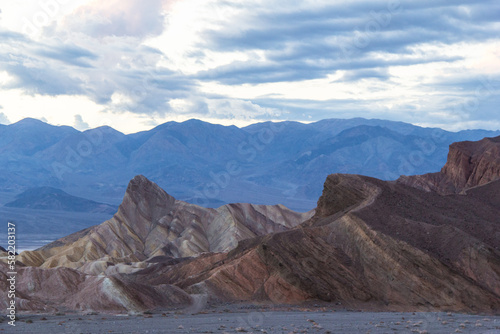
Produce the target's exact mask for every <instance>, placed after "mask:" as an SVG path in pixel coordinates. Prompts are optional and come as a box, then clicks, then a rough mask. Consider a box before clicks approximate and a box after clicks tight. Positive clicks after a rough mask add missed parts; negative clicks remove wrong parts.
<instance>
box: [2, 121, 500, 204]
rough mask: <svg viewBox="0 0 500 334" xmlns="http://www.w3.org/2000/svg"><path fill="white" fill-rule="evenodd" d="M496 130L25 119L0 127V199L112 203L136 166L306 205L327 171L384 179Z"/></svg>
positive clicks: (196, 193)
mask: <svg viewBox="0 0 500 334" xmlns="http://www.w3.org/2000/svg"><path fill="white" fill-rule="evenodd" d="M496 135H500V132H499V131H496V132H494V131H485V130H467V131H461V132H448V131H444V130H442V129H435V128H422V127H418V126H414V125H411V124H407V123H402V122H392V121H385V120H376V119H370V120H368V119H363V118H353V119H347V120H346V119H328V120H322V121H319V122H315V123H311V124H303V123H298V122H280V123H271V122H264V123H258V124H253V125H250V126H247V127H244V128H237V127H235V126H222V125H214V124H209V123H205V122H202V121H199V120H189V121H186V122H182V123H177V122H168V123H165V124H161V125H159V126H157V127H155V128H154V129H151V130H149V131H143V132H138V133H134V134H130V135H125V134H123V133H120V132H118V131H116V130H114V129H112V128H110V127H100V128H96V129H92V130H87V131H84V132H80V131H77V130H75V129H73V128H71V127H56V126H51V125H48V124H46V123H43V122H40V121H37V120H33V119H25V120H23V121H20V122H18V123H15V124H11V125H8V126H3V127H0V204H2V203H7V202H9V201H12V200H14V197H15V196H16V195H18V194H20V193H21V192H23V191H25V190H27V189H29V188H34V187H44V186H50V187H55V188H58V189H62V190H63V191H66V192H68V193H71V194H74V195H77V196H80V197H84V198H89V199H93V200H95V201H98V202H105V203H112V204H118V203H120V201H121V198H122V196H123V194H124V192H125V188H126V186H127V184H128V182H129V180H130V179H132V178H133V177H134V176H135V175H137V174H143V175H145V176H146V177H148V178H149V179H151V180H152V181H154V182H156V183H157V184H159V185H160V186H161V187H162V188H164V189H166V190H167V191H168V192H169V193H171V194H172V195H173V196H175V197H176V198H178V199H181V200H186V201H191V202H193V203H196V204H200V205H204V206H212V207H213V206H219V205H222V204H224V203H232V202H252V203H256V204H277V203H282V204H285V205H287V206H289V207H290V208H292V209H295V210H301V211H307V210H309V209H311V208H313V207H314V206H315V205H316V201H317V199H318V196H319V195H320V193H321V190H322V184H323V182H324V180H325V178H326V176H327V175H328V174H331V173H336V172H341V173H357V174H363V175H368V176H373V177H377V178H381V179H386V180H388V179H396V178H398V177H399V176H400V175H401V174H405V175H410V174H424V173H429V172H436V171H438V170H439V169H440V168H441V166H442V165H443V164H444V163H445V161H446V156H447V152H448V145H449V144H451V143H452V142H455V141H461V140H478V139H481V138H483V137H485V136H490V137H491V136H496Z"/></svg>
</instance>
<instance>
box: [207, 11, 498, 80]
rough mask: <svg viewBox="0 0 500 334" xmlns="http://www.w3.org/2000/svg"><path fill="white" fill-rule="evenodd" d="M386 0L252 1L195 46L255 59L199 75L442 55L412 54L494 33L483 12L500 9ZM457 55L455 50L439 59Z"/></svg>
mask: <svg viewBox="0 0 500 334" xmlns="http://www.w3.org/2000/svg"><path fill="white" fill-rule="evenodd" d="M390 3H396V4H398V2H397V1H393V2H373V1H357V2H354V3H349V4H347V3H346V2H345V1H339V2H335V3H326V4H325V5H323V6H320V7H315V6H312V5H311V6H310V7H311V8H309V7H306V8H303V7H301V6H298V7H297V8H296V9H295V8H293V7H292V8H290V7H287V10H281V9H280V8H279V7H278V6H280V5H282V2H280V1H271V2H269V4H268V5H266V6H261V7H259V6H256V7H255V8H254V9H253V11H252V12H250V14H249V15H247V16H245V15H243V14H242V15H239V16H237V17H236V18H235V21H236V19H237V24H236V22H235V24H234V25H231V24H228V25H227V26H226V27H224V28H222V29H212V30H208V31H206V32H205V33H204V37H205V38H204V40H203V42H201V45H200V48H204V49H210V50H214V51H224V52H233V51H240V52H241V51H242V50H246V51H247V52H255V51H256V50H259V51H262V56H261V59H259V60H255V59H249V60H247V61H243V62H242V61H235V62H233V63H231V64H228V65H224V67H219V68H215V69H211V70H209V71H205V72H202V73H201V78H202V79H210V80H218V81H220V82H224V83H228V84H235V83H251V84H255V83H257V82H262V83H265V82H278V81H289V80H294V79H295V80H304V79H311V78H321V77H325V76H326V75H327V74H329V73H332V72H334V71H336V70H341V69H347V70H349V69H351V68H354V69H357V68H360V66H359V64H360V63H366V61H365V59H369V60H370V62H371V63H372V65H371V68H380V67H382V66H385V67H389V66H399V65H400V64H398V62H399V61H403V62H404V61H407V59H408V58H412V60H411V63H413V64H416V63H419V62H428V61H442V60H444V59H445V58H446V57H443V56H444V55H439V56H437V55H426V54H418V53H417V52H416V50H418V48H419V47H420V46H421V45H422V44H440V45H441V47H442V48H444V47H446V45H450V44H453V43H458V42H460V43H463V42H467V41H470V42H479V41H486V40H489V39H492V38H497V36H498V32H499V28H498V17H499V16H497V17H496V19H495V16H494V15H492V14H491V13H492V12H493V13H500V4H499V3H496V2H493V1H486V2H484V3H483V2H481V3H470V4H469V3H464V2H463V1H452V2H445V1H436V2H430V1H423V2H419V3H418V4H416V3H406V2H399V5H398V6H391V5H389V4H390ZM249 6H250V5H249ZM269 9H275V10H269ZM388 59H390V60H388ZM460 59H461V58H460V57H459V56H455V57H448V59H446V61H449V62H453V61H459V60H460ZM364 68H369V67H368V66H366V65H365V66H364ZM235 78H239V79H235ZM245 78H247V79H245ZM258 78H260V79H258Z"/></svg>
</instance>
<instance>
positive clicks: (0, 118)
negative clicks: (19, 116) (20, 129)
mask: <svg viewBox="0 0 500 334" xmlns="http://www.w3.org/2000/svg"><path fill="white" fill-rule="evenodd" d="M0 109H2V107H1V106H0ZM10 123H11V122H10V120H9V118H8V117H7V115H5V114H4V113H3V112H0V124H4V125H8V124H10Z"/></svg>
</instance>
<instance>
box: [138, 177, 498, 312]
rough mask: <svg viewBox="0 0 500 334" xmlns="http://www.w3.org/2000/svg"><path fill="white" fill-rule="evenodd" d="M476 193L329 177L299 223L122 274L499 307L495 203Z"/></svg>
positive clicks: (269, 293)
mask: <svg viewBox="0 0 500 334" xmlns="http://www.w3.org/2000/svg"><path fill="white" fill-rule="evenodd" d="M484 187H486V188H490V189H483V188H477V189H474V193H475V194H480V193H482V192H485V191H486V192H487V191H493V190H495V191H499V190H500V181H499V182H496V183H491V184H488V185H486V186H484ZM346 191H347V194H346V197H345V198H344V197H343V196H342V194H343V193H345V192H346ZM483 199H484V198H482V197H481V196H479V195H478V196H471V197H464V196H458V195H454V196H452V197H449V198H448V197H446V198H445V197H443V196H441V195H438V194H434V193H426V192H423V191H418V190H415V189H413V188H410V187H408V186H404V185H399V184H394V183H388V182H383V181H380V180H376V179H372V178H368V177H362V176H356V175H341V174H340V175H339V174H336V175H330V176H329V177H328V179H327V181H326V182H325V189H324V193H323V196H322V197H321V198H320V200H319V201H318V208H317V213H316V215H315V216H314V217H313V218H312V219H311V220H309V221H307V222H305V223H304V224H302V225H301V226H300V228H297V229H293V230H290V231H286V232H281V233H274V234H270V235H267V236H263V237H259V238H254V239H249V240H246V241H244V242H241V243H240V245H239V246H238V247H237V248H236V249H234V250H233V251H231V252H229V253H227V254H226V255H223V257H222V258H221V255H217V256H218V258H216V259H215V258H210V256H208V258H207V257H203V258H197V259H191V260H189V261H186V262H182V263H178V264H175V265H164V264H154V265H152V266H150V267H148V268H147V269H144V270H143V271H138V272H136V273H135V274H133V275H131V277H134V278H135V279H137V280H138V281H141V282H149V284H151V285H155V284H160V283H162V284H165V283H168V284H173V285H176V286H179V287H180V288H182V289H183V290H185V291H187V292H189V293H194V294H200V293H203V294H207V295H210V296H214V297H216V298H219V299H222V300H225V301H240V300H246V301H271V302H274V303H297V302H303V301H306V300H314V299H316V300H318V299H319V300H323V301H328V302H341V303H342V304H344V305H358V307H360V306H359V305H363V304H365V306H366V305H368V304H371V305H378V307H380V308H383V309H389V310H453V311H460V312H477V311H480V312H498V311H499V310H500V249H499V246H500V233H499V226H500V202H496V203H494V204H493V203H489V204H485V203H484V202H483ZM471 208H475V209H472V210H471ZM478 226H481V228H478ZM212 256H214V255H212ZM193 268H197V270H193ZM180 273H182V274H180Z"/></svg>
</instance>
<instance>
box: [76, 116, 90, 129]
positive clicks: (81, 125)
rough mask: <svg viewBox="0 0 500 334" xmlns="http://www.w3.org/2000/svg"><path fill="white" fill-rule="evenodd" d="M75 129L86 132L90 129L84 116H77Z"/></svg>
mask: <svg viewBox="0 0 500 334" xmlns="http://www.w3.org/2000/svg"><path fill="white" fill-rule="evenodd" d="M74 127H75V129H77V130H80V131H84V130H87V129H89V128H90V126H89V124H88V123H86V122H85V121H84V120H83V118H82V115H75V123H74Z"/></svg>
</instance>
